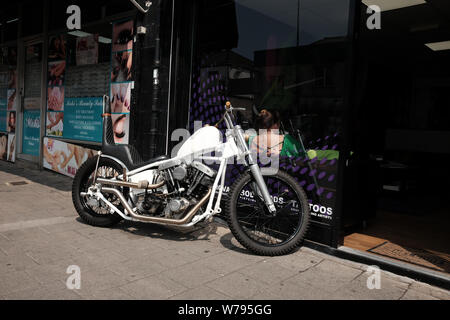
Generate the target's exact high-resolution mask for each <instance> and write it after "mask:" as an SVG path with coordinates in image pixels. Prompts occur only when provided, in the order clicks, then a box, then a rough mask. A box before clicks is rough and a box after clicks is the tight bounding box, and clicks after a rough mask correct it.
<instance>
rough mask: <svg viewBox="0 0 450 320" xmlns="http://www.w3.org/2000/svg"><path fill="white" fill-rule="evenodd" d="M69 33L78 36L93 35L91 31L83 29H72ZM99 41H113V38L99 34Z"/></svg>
mask: <svg viewBox="0 0 450 320" xmlns="http://www.w3.org/2000/svg"><path fill="white" fill-rule="evenodd" d="M68 34H70V35H72V36H76V37H87V36H90V35H91V34H90V33H88V32H84V31H81V30H75V31H70V32H68ZM98 42H100V43H111V39H109V38H105V37H102V36H99V37H98Z"/></svg>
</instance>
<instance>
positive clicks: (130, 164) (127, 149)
mask: <svg viewBox="0 0 450 320" xmlns="http://www.w3.org/2000/svg"><path fill="white" fill-rule="evenodd" d="M102 153H103V154H104V155H108V156H111V157H114V158H117V159H119V160H120V161H122V162H123V164H124V165H125V166H126V167H127V168H128V170H130V171H131V170H135V169H137V168H140V167H143V166H146V165H149V164H152V163H155V162H158V161H163V160H167V159H169V157H168V156H166V155H163V156H159V157H156V158H153V159H150V160H146V161H144V160H142V157H141V155H140V154H139V152H138V151H137V150H136V148H135V147H134V146H132V145H128V144H126V145H103V147H102Z"/></svg>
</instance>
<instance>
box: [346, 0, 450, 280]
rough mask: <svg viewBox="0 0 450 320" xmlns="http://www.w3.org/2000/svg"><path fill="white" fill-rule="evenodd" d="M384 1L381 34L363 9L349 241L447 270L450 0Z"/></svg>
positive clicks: (381, 254)
mask: <svg viewBox="0 0 450 320" xmlns="http://www.w3.org/2000/svg"><path fill="white" fill-rule="evenodd" d="M364 2H366V1H363V3H364ZM369 2H370V4H376V2H377V1H374V0H371V1H368V3H369ZM381 4H382V2H380V7H381V9H382V12H381V29H379V30H369V29H368V28H367V27H366V21H367V17H368V14H367V6H366V5H362V8H361V24H360V25H361V27H360V40H359V41H358V43H357V51H358V54H357V57H358V58H357V63H356V77H357V81H356V83H357V90H355V92H356V93H355V95H356V105H357V107H356V110H355V111H354V113H353V115H352V124H353V125H352V129H351V130H352V135H351V136H352V150H354V151H355V152H354V156H353V159H352V160H350V166H349V167H348V172H347V174H348V175H347V176H348V179H347V190H348V191H349V192H347V198H346V208H345V216H344V238H343V244H344V246H346V247H350V248H353V249H356V250H360V251H364V252H366V253H369V254H373V255H374V256H379V257H384V258H387V259H392V260H394V261H402V262H406V263H409V264H412V265H415V266H419V267H423V268H426V269H429V270H434V271H437V272H442V273H447V274H448V273H450V233H449V232H448V230H449V228H450V202H449V199H450V191H449V190H450V188H449V187H448V182H449V180H448V179H449V177H450V167H449V166H448V164H449V163H450V142H449V141H450V111H449V110H450V98H449V95H448V92H450V25H449V21H450V3H448V1H445V0H443V1H439V0H427V1H426V2H425V1H423V2H422V3H421V4H417V5H411V4H408V5H403V6H400V7H398V8H397V7H396V8H386V10H383V6H382V5H381Z"/></svg>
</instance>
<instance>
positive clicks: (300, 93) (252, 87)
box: [190, 0, 349, 148]
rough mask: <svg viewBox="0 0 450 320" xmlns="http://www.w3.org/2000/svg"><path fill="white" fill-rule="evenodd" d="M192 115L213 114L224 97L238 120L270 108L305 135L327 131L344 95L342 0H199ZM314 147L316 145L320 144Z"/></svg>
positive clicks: (210, 117) (345, 11)
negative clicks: (236, 108)
mask: <svg viewBox="0 0 450 320" xmlns="http://www.w3.org/2000/svg"><path fill="white" fill-rule="evenodd" d="M200 8H201V9H200V15H199V29H198V30H199V35H198V47H197V49H196V50H197V53H196V55H195V57H197V60H196V61H195V62H194V75H193V87H192V101H191V110H190V111H191V117H190V119H191V129H193V122H194V121H195V120H201V121H203V122H204V123H213V122H215V121H217V120H218V119H219V118H220V116H221V113H222V110H223V105H224V103H225V101H226V100H231V101H232V103H233V104H234V105H237V106H240V107H245V108H246V110H247V111H246V112H241V113H240V115H239V117H240V121H241V122H242V121H244V122H246V121H247V122H248V123H249V124H250V126H253V127H254V120H255V118H256V113H257V112H259V111H261V110H262V109H264V108H267V109H274V110H278V111H280V113H281V117H282V119H281V120H282V127H283V128H284V129H285V130H286V131H290V132H295V131H296V130H297V129H300V130H301V132H302V134H303V135H304V138H305V141H306V143H308V142H311V143H313V144H314V143H316V142H317V140H318V139H321V138H325V137H327V136H334V135H335V134H336V133H338V132H339V130H340V127H341V114H342V109H343V101H344V99H343V98H344V83H345V81H344V79H345V62H346V59H347V56H346V54H345V52H346V46H347V44H346V41H345V40H346V36H347V29H348V17H349V0H343V1H334V0H278V1H272V0H235V1H233V0H207V1H201V5H200ZM320 147H321V148H322V146H320Z"/></svg>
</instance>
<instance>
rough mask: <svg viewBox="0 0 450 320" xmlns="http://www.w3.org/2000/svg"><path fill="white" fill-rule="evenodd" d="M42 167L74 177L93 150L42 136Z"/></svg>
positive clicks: (92, 155)
mask: <svg viewBox="0 0 450 320" xmlns="http://www.w3.org/2000/svg"><path fill="white" fill-rule="evenodd" d="M43 153H44V163H43V165H44V168H46V169H49V170H52V171H55V172H58V173H61V174H64V175H66V176H69V177H72V178H74V177H75V175H76V173H77V171H78V169H79V168H80V167H81V165H82V164H83V163H84V162H85V161H86V160H88V159H89V158H91V157H94V155H95V151H94V150H91V149H87V148H83V147H80V146H76V145H74V144H70V143H66V142H63V141H58V140H55V139H51V138H44V150H43Z"/></svg>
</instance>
